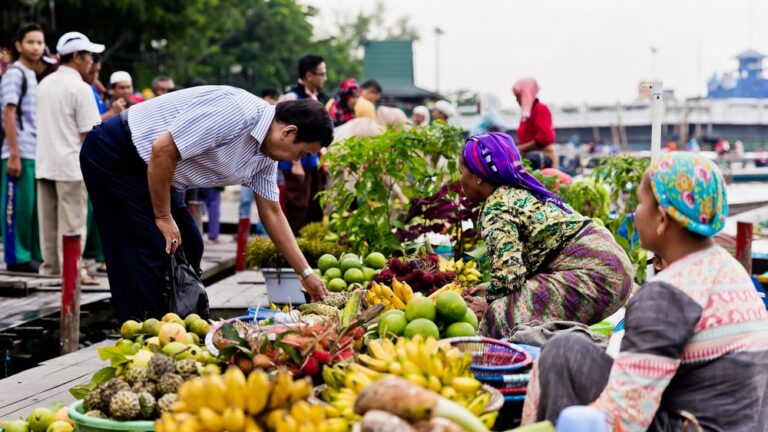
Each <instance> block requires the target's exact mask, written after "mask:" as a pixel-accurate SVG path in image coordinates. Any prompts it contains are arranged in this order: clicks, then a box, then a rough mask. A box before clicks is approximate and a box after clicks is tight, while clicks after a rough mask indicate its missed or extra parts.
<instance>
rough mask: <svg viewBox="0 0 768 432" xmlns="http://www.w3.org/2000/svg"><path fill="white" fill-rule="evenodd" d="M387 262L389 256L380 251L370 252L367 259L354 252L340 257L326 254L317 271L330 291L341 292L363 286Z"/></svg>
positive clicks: (320, 260)
mask: <svg viewBox="0 0 768 432" xmlns="http://www.w3.org/2000/svg"><path fill="white" fill-rule="evenodd" d="M386 264H387V258H386V257H385V256H384V255H383V254H381V253H379V252H373V253H371V254H369V255H368V256H367V257H365V260H361V259H360V257H358V256H357V255H355V254H352V253H347V254H344V255H342V256H341V257H339V258H336V257H335V256H333V255H330V254H326V255H323V256H321V257H320V258H319V259H318V261H317V270H316V273H317V274H318V276H320V277H322V278H323V281H324V282H325V285H326V286H327V287H328V290H329V291H332V292H341V291H347V290H353V289H355V288H361V287H362V286H363V284H365V283H366V282H370V281H371V280H373V277H374V276H375V274H376V272H377V271H379V270H381V269H383V268H384V266H385V265H386Z"/></svg>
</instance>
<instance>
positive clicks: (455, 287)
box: [428, 282, 464, 301]
mask: <svg viewBox="0 0 768 432" xmlns="http://www.w3.org/2000/svg"><path fill="white" fill-rule="evenodd" d="M446 291H455V292H457V293H459V294H464V287H462V286H461V285H459V284H457V283H454V282H451V283H449V284H447V285H444V286H443V287H442V288H440V289H438V290H436V291H435V292H433V293H432V294H430V295H429V297H428V298H429V299H430V300H432V301H435V300H437V298H438V297H440V294H442V293H444V292H446Z"/></svg>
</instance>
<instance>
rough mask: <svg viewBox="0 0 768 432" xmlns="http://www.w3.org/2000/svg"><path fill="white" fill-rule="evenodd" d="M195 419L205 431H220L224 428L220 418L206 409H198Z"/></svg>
mask: <svg viewBox="0 0 768 432" xmlns="http://www.w3.org/2000/svg"><path fill="white" fill-rule="evenodd" d="M197 418H198V420H200V424H201V425H202V426H203V428H204V429H205V430H209V431H220V430H222V428H223V427H224V425H223V423H222V419H221V416H220V415H219V414H217V413H216V412H215V411H213V410H212V409H210V408H208V407H202V408H200V410H199V411H198V412H197Z"/></svg>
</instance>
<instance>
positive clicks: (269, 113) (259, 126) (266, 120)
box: [251, 105, 275, 153]
mask: <svg viewBox="0 0 768 432" xmlns="http://www.w3.org/2000/svg"><path fill="white" fill-rule="evenodd" d="M274 118H275V106H274V105H268V106H267V107H265V108H264V113H263V114H262V115H261V117H260V118H259V121H258V122H257V123H256V126H254V127H253V130H252V131H251V136H252V137H254V138H255V139H256V141H258V142H259V144H260V145H261V146H263V145H264V139H265V138H266V137H267V133H269V127H270V126H271V125H272V120H273V119H274ZM261 152H262V153H263V152H264V148H263V147H261Z"/></svg>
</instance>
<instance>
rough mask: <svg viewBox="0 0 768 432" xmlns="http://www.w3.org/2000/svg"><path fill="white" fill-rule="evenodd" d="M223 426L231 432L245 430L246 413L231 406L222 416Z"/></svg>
mask: <svg viewBox="0 0 768 432" xmlns="http://www.w3.org/2000/svg"><path fill="white" fill-rule="evenodd" d="M221 420H222V426H224V430H227V431H229V432H240V431H242V430H243V429H245V413H244V412H243V410H242V409H240V408H237V407H234V406H231V407H229V408H227V409H226V410H224V413H223V414H222V415H221Z"/></svg>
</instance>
